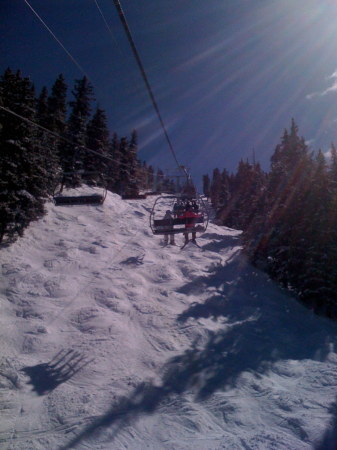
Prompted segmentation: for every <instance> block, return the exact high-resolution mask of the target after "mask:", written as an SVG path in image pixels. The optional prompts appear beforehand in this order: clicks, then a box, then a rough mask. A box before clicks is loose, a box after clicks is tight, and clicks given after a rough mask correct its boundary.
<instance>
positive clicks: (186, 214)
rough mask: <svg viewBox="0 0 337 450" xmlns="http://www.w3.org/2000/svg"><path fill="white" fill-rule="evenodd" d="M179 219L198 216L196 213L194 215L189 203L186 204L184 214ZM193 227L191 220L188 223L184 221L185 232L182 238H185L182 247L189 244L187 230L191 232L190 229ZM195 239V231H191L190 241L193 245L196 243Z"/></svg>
mask: <svg viewBox="0 0 337 450" xmlns="http://www.w3.org/2000/svg"><path fill="white" fill-rule="evenodd" d="M180 217H181V218H184V219H192V218H196V217H199V215H198V214H197V213H195V212H194V211H193V209H192V207H191V205H190V204H189V203H187V204H186V209H185V212H184V214H183V215H182V216H180ZM194 227H195V224H194V223H193V220H190V221H188V220H186V223H185V230H186V231H185V232H184V237H185V244H184V246H185V245H186V244H187V243H188V242H189V238H188V234H189V230H191V228H194ZM196 237H197V233H196V232H195V231H192V239H191V240H192V242H193V243H194V244H196V243H197V241H196Z"/></svg>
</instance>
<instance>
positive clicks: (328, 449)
mask: <svg viewBox="0 0 337 450" xmlns="http://www.w3.org/2000/svg"><path fill="white" fill-rule="evenodd" d="M329 412H330V414H331V415H332V419H331V421H330V424H329V426H328V428H327V430H326V432H325V434H324V436H323V439H322V440H321V442H320V443H319V444H318V445H317V446H315V450H336V449H337V398H336V401H335V402H334V403H333V404H332V405H331V406H330V410H329Z"/></svg>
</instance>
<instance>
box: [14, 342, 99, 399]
mask: <svg viewBox="0 0 337 450" xmlns="http://www.w3.org/2000/svg"><path fill="white" fill-rule="evenodd" d="M90 362H92V360H90V361H87V360H85V359H84V357H83V356H81V355H80V353H78V352H76V351H75V350H67V351H66V350H61V351H60V352H58V353H57V354H56V355H55V356H54V358H53V359H52V360H51V361H50V362H48V363H43V364H38V365H36V366H31V367H23V368H22V369H21V371H22V372H24V373H25V374H26V375H28V376H29V378H30V380H29V381H28V384H31V385H32V386H33V391H35V392H36V393H37V394H38V395H46V394H48V393H49V392H51V391H53V390H54V389H56V388H57V387H58V386H59V385H60V384H62V383H65V382H66V381H68V380H70V379H71V378H72V377H73V376H74V375H76V374H77V373H78V372H79V371H80V370H82V369H83V368H84V367H85V366H86V365H87V364H89V363H90Z"/></svg>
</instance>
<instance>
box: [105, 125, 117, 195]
mask: <svg viewBox="0 0 337 450" xmlns="http://www.w3.org/2000/svg"><path fill="white" fill-rule="evenodd" d="M108 156H109V157H110V158H111V161H108V162H107V168H106V179H107V186H108V189H109V191H111V192H116V193H119V192H120V171H121V152H120V142H119V139H118V136H117V133H114V134H113V136H112V140H111V142H110V145H109V148H108Z"/></svg>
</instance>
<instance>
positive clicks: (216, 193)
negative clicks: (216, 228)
mask: <svg viewBox="0 0 337 450" xmlns="http://www.w3.org/2000/svg"><path fill="white" fill-rule="evenodd" d="M221 184H222V183H221V173H220V170H219V169H218V168H216V169H214V170H213V177H212V182H211V202H212V206H213V208H214V209H215V210H217V209H218V207H219V204H220V195H221Z"/></svg>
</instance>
